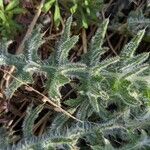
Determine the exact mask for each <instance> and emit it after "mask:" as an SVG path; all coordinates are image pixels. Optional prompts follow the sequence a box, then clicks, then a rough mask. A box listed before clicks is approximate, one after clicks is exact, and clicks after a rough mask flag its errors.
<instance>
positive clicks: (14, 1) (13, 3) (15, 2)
mask: <svg viewBox="0 0 150 150" xmlns="http://www.w3.org/2000/svg"><path fill="white" fill-rule="evenodd" d="M19 3H20V2H19V0H12V1H10V3H9V4H8V5H7V6H6V8H5V11H10V10H12V9H14V8H15V7H17V6H18V5H19Z"/></svg>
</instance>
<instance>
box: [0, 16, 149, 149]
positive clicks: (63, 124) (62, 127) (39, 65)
mask: <svg viewBox="0 0 150 150" xmlns="http://www.w3.org/2000/svg"><path fill="white" fill-rule="evenodd" d="M71 22H72V18H71V17H70V18H69V19H68V20H67V22H66V28H65V31H64V34H63V35H62V37H61V39H60V41H59V42H58V43H57V44H56V50H55V52H54V54H52V55H51V57H50V58H49V59H47V60H45V61H41V59H40V58H39V56H38V55H37V50H38V48H39V46H40V45H41V44H42V43H43V40H42V34H40V32H39V28H37V29H36V31H35V32H34V33H33V34H32V36H31V38H30V39H29V40H28V41H27V43H26V48H25V53H24V54H20V55H11V54H9V53H7V47H6V46H5V45H4V44H2V43H1V52H2V53H1V55H0V62H1V64H3V65H14V66H15V67H16V72H15V73H16V74H15V76H16V77H17V78H18V79H19V80H20V81H21V82H19V80H16V81H15V80H13V81H12V83H11V84H10V87H8V88H7V89H6V95H7V96H12V95H13V93H14V92H15V90H16V89H17V88H18V87H19V86H21V85H22V84H24V83H31V81H30V79H31V77H32V75H33V73H41V74H44V75H46V77H47V82H46V84H45V88H46V89H47V91H48V93H49V98H51V99H52V100H53V101H54V102H56V103H57V104H59V105H61V103H60V102H61V94H60V88H61V87H62V86H63V85H65V84H66V83H69V82H70V81H71V79H72V78H74V77H76V78H78V79H79V80H80V85H79V86H78V89H77V93H78V97H77V98H76V99H69V100H67V101H65V102H64V103H65V104H66V105H68V107H69V109H68V112H70V113H71V114H72V113H74V115H75V116H76V117H77V118H79V119H81V120H82V121H83V123H80V125H79V124H77V123H76V122H75V121H73V120H71V119H70V118H69V117H68V116H66V115H65V114H62V113H58V114H57V116H56V117H55V118H54V119H53V122H52V124H51V126H50V128H49V129H47V131H46V134H45V135H43V136H41V137H35V136H34V135H33V134H32V129H33V126H34V121H35V119H36V118H37V116H38V114H39V113H40V110H41V106H39V107H37V108H35V109H33V110H31V111H28V112H29V113H28V115H27V117H26V119H25V121H24V124H23V133H24V136H23V138H22V140H21V141H20V142H19V143H18V144H17V145H13V147H11V146H10V147H8V149H19V150H24V149H25V150H26V149H33V150H37V149H44V150H45V149H50V150H51V149H61V148H62V149H65V150H74V149H76V148H77V147H80V148H81V149H82V148H83V147H82V145H81V144H80V140H81V139H84V140H85V141H86V142H87V145H86V146H85V149H88V148H89V147H90V148H91V149H92V150H113V149H120V150H126V149H133V150H137V149H139V150H140V149H149V148H150V138H149V136H150V133H149V126H150V117H149V104H150V103H149V101H150V66H149V61H147V60H148V58H149V53H148V52H147V53H146V52H144V53H140V54H137V55H136V54H135V53H136V49H137V48H138V46H139V44H140V42H141V40H142V38H143V36H144V33H145V29H143V30H140V31H139V32H138V33H137V35H135V37H134V38H133V39H131V41H130V42H129V43H127V44H126V45H125V46H124V48H123V49H122V51H121V53H120V55H119V56H116V57H113V58H108V57H107V58H106V59H104V60H103V57H102V56H103V54H105V53H106V52H107V51H108V48H105V47H103V43H104V38H105V34H106V30H107V26H108V23H109V20H108V19H105V20H104V22H103V23H102V24H101V25H100V27H99V29H98V30H97V32H96V34H95V36H94V37H93V38H92V40H91V43H90V44H89V49H88V53H87V54H85V55H84V56H82V59H81V61H80V62H77V63H71V62H69V60H68V54H69V51H70V49H71V48H73V46H74V45H75V43H76V42H77V40H78V36H72V37H71V36H70V27H71ZM20 57H21V59H19V58H20ZM8 58H11V59H8ZM17 60H19V61H17ZM22 60H23V61H22ZM16 62H17V63H16ZM22 74H23V75H24V76H23V77H22V76H21V75H22ZM24 77H26V79H24ZM22 81H23V82H22ZM16 83H17V84H16ZM16 85H17V86H16ZM12 87H15V88H12ZM8 89H9V90H8ZM10 89H12V90H11V92H10V94H8V93H9V92H8V91H10ZM87 146H89V147H87Z"/></svg>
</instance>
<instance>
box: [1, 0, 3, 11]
mask: <svg viewBox="0 0 150 150" xmlns="http://www.w3.org/2000/svg"><path fill="white" fill-rule="evenodd" d="M3 1H4V0H0V10H2V11H4V3H3Z"/></svg>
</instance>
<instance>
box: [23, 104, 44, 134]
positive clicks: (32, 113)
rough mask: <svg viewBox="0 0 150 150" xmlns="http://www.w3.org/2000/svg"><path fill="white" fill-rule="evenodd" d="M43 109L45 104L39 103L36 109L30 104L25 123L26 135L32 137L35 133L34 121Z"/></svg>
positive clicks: (24, 130)
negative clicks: (33, 131)
mask: <svg viewBox="0 0 150 150" xmlns="http://www.w3.org/2000/svg"><path fill="white" fill-rule="evenodd" d="M42 109H43V105H39V106H37V107H36V108H35V109H32V107H31V106H30V107H29V108H28V109H27V115H26V117H25V119H24V123H23V135H24V137H30V136H31V135H33V133H32V130H33V126H34V122H35V120H36V119H37V117H38V116H39V113H40V112H41V111H42Z"/></svg>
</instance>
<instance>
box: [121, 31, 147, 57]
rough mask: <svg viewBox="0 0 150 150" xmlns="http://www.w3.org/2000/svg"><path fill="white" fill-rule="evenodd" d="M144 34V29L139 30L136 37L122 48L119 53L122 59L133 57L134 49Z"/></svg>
mask: <svg viewBox="0 0 150 150" xmlns="http://www.w3.org/2000/svg"><path fill="white" fill-rule="evenodd" d="M144 34H145V29H144V30H141V31H139V32H138V33H137V35H136V36H135V37H134V38H133V39H132V40H131V41H130V42H129V43H128V44H126V45H125V46H124V48H123V50H122V51H121V56H122V57H133V55H134V53H135V51H136V49H137V48H138V46H139V44H140V42H141V40H142V38H143V36H144Z"/></svg>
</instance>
